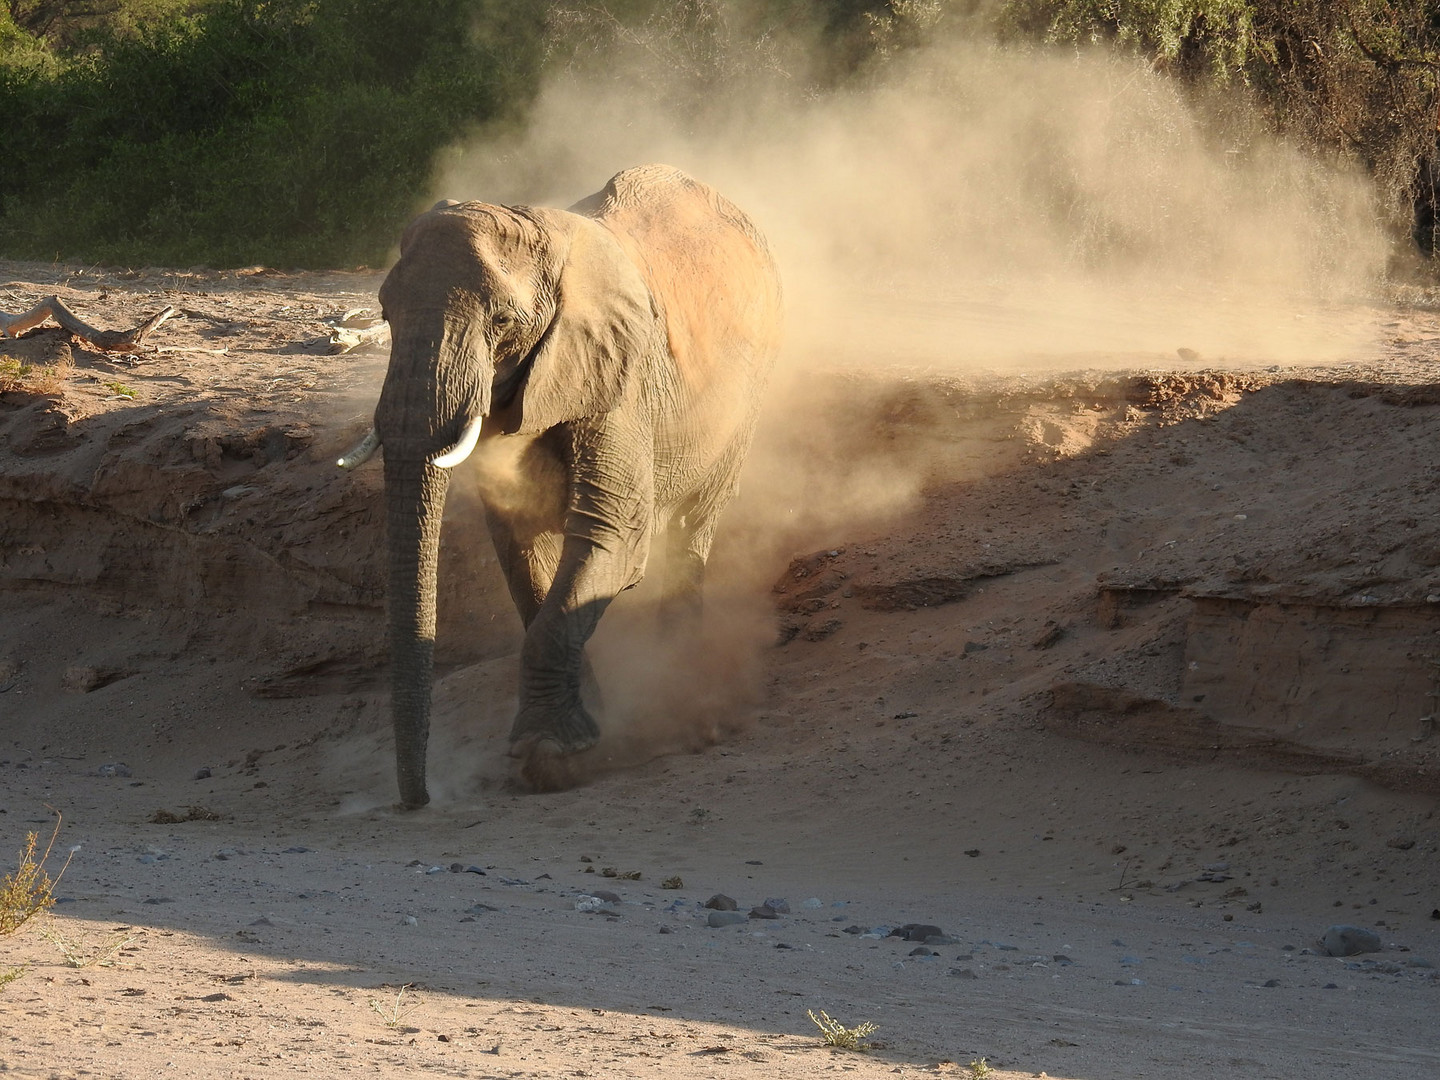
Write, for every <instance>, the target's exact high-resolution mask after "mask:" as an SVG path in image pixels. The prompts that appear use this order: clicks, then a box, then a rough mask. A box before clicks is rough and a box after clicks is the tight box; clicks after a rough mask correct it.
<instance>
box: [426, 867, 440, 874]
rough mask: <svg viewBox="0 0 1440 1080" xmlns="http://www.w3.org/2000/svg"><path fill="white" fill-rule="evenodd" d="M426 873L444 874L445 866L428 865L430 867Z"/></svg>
mask: <svg viewBox="0 0 1440 1080" xmlns="http://www.w3.org/2000/svg"><path fill="white" fill-rule="evenodd" d="M425 873H427V874H443V873H445V867H443V866H431V867H428V868H427V869H426V871H425Z"/></svg>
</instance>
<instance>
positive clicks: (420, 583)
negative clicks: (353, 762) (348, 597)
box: [385, 454, 450, 809]
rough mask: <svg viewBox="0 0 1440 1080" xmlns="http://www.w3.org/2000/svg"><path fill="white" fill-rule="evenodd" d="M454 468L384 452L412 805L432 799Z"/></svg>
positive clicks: (394, 667)
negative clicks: (443, 547) (446, 530)
mask: <svg viewBox="0 0 1440 1080" xmlns="http://www.w3.org/2000/svg"><path fill="white" fill-rule="evenodd" d="M449 476H450V474H449V473H448V472H446V471H445V470H444V469H441V468H437V467H435V466H434V465H432V464H429V463H427V462H426V461H425V460H424V459H423V458H420V459H412V458H400V457H398V456H397V458H396V459H395V460H391V458H390V456H389V455H388V454H387V455H386V458H385V520H386V533H387V536H388V539H389V548H390V551H389V557H390V590H389V604H390V611H389V621H390V686H391V713H392V715H393V717H394V722H395V768H396V773H397V776H398V778H399V781H400V803H401V805H402V806H404V807H405V808H406V809H415V808H418V807H421V806H424V805H425V804H426V803H428V802H429V801H430V794H429V792H428V791H427V790H426V788H425V752H426V745H427V743H428V741H429V735H430V681H431V677H432V675H433V673H434V666H435V569H436V565H437V563H438V561H439V552H440V518H441V516H442V513H443V511H444V509H445V489H446V487H447V486H448V484H449Z"/></svg>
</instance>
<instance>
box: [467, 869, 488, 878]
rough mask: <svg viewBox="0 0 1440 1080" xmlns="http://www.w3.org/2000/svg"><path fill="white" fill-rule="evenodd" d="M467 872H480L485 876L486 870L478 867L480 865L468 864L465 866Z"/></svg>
mask: <svg viewBox="0 0 1440 1080" xmlns="http://www.w3.org/2000/svg"><path fill="white" fill-rule="evenodd" d="M465 873H467V874H479V875H480V876H481V877H484V876H485V871H484V870H481V869H480V867H478V866H467V867H465Z"/></svg>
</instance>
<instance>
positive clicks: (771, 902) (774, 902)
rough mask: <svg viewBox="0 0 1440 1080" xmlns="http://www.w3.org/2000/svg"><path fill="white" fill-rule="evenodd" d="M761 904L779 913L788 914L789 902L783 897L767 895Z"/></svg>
mask: <svg viewBox="0 0 1440 1080" xmlns="http://www.w3.org/2000/svg"><path fill="white" fill-rule="evenodd" d="M762 906H763V907H768V908H769V909H770V910H771V911H773V912H775V913H776V914H779V915H789V914H790V902H789V901H788V900H786V899H784V898H783V897H779V896H767V897H766V898H765V903H764V904H763V905H762Z"/></svg>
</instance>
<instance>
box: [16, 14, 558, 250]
mask: <svg viewBox="0 0 1440 1080" xmlns="http://www.w3.org/2000/svg"><path fill="white" fill-rule="evenodd" d="M542 29H543V19H542V14H541V12H540V11H539V10H538V9H536V8H535V7H534V6H533V5H519V6H516V5H510V4H506V3H503V2H501V0H438V2H435V3H429V4H423V5H398V4H390V3H381V2H379V0H270V2H262V0H216V2H215V3H213V4H209V5H205V6H203V7H202V8H201V9H200V10H197V11H194V12H191V11H188V10H187V9H186V8H185V7H184V6H181V5H176V6H175V8H174V10H173V11H170V12H168V13H167V14H165V15H164V16H163V17H159V18H156V19H154V20H151V21H148V22H145V23H143V24H140V25H137V26H135V27H134V29H133V30H128V31H125V32H121V31H120V30H118V29H114V28H110V29H108V30H104V31H97V36H96V37H95V38H94V39H93V41H92V45H91V47H89V48H87V49H83V50H76V51H69V52H64V51H58V52H54V53H53V54H52V65H51V66H50V67H44V66H42V65H38V64H35V63H32V62H29V61H24V60H23V58H22V59H21V60H17V61H14V62H12V61H11V58H10V51H9V50H7V51H6V54H5V57H4V60H3V63H0V110H3V113H4V115H6V117H7V121H8V124H7V127H8V131H7V142H9V141H10V140H11V138H13V139H14V145H17V146H24V147H25V148H26V152H25V153H24V154H7V155H5V158H4V164H3V166H0V168H3V172H0V251H4V252H5V253H6V254H8V255H11V256H29V257H37V258H52V257H56V256H58V257H61V258H77V257H86V258H98V259H104V260H123V261H135V260H138V261H146V262H161V263H171V264H185V263H193V262H199V261H204V262H209V263H220V264H228V265H235V264H243V263H249V262H257V261H265V262H278V263H282V264H311V265H316V264H342V265H343V264H355V263H364V262H378V261H381V260H383V258H384V257H385V253H386V251H387V250H388V247H389V245H390V244H391V243H392V242H393V238H394V236H395V235H396V234H397V233H398V230H399V226H400V224H401V223H402V222H403V221H404V220H405V218H406V217H408V216H409V214H410V213H412V212H413V211H414V209H415V205H414V200H415V199H416V198H417V196H419V195H420V194H421V193H422V192H423V189H424V185H425V181H426V179H427V174H428V170H429V164H430V160H431V158H432V157H433V155H434V154H435V153H436V152H437V151H438V150H439V149H440V148H441V147H443V146H444V145H445V144H446V143H448V142H450V141H451V140H452V139H454V138H455V137H456V136H457V135H458V134H459V133H461V132H462V131H463V130H465V128H466V127H467V125H471V124H476V123H482V122H490V121H495V120H497V119H499V118H503V117H504V116H505V115H506V114H507V111H508V112H512V113H513V112H514V111H515V110H516V109H517V108H518V107H520V106H521V105H523V104H524V102H525V101H527V100H528V99H529V97H530V96H532V95H533V92H534V89H535V87H536V85H537V84H538V71H539V62H540V58H541V47H540V40H541V30H542Z"/></svg>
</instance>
